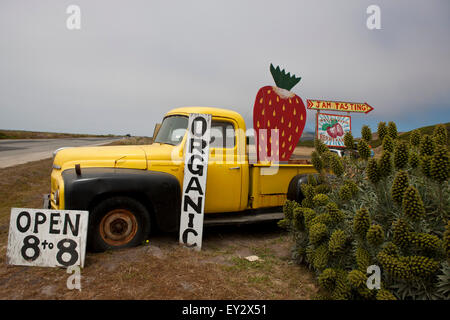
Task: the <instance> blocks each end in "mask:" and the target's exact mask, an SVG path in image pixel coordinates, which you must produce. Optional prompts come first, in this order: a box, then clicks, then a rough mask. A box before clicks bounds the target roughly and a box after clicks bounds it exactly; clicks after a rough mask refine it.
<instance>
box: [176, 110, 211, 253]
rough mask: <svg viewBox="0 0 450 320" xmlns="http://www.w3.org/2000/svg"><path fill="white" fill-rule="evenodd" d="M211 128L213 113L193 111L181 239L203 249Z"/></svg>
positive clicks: (186, 162)
mask: <svg viewBox="0 0 450 320" xmlns="http://www.w3.org/2000/svg"><path fill="white" fill-rule="evenodd" d="M210 131H211V115H210V114H195V113H193V114H190V115H189V123H188V136H187V140H186V147H185V150H186V152H185V160H184V180H183V190H182V201H181V202H182V203H181V217H180V243H182V244H184V245H186V246H188V247H194V249H195V250H200V249H201V247H202V236H203V216H204V208H205V195H206V177H207V170H208V159H209V142H210V135H211V133H210Z"/></svg>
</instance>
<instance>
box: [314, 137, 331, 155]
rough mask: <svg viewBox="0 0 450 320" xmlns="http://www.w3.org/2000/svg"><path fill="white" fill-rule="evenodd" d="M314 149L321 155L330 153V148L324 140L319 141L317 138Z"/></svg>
mask: <svg viewBox="0 0 450 320" xmlns="http://www.w3.org/2000/svg"><path fill="white" fill-rule="evenodd" d="M314 147H315V148H316V151H317V152H318V153H319V154H322V153H324V152H326V151H328V147H327V146H326V145H325V143H323V141H322V140H320V139H317V138H316V139H314Z"/></svg>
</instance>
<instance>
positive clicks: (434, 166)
mask: <svg viewBox="0 0 450 320" xmlns="http://www.w3.org/2000/svg"><path fill="white" fill-rule="evenodd" d="M449 170H450V162H449V157H448V151H447V148H446V147H443V146H438V148H436V151H435V153H434V154H433V157H432V158H431V168H430V175H431V177H432V178H433V179H434V180H436V181H438V182H440V183H442V182H444V181H447V180H448V177H449Z"/></svg>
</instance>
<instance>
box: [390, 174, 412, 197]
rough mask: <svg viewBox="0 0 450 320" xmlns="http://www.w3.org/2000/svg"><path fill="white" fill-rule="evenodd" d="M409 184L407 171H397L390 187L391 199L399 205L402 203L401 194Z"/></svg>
mask: <svg viewBox="0 0 450 320" xmlns="http://www.w3.org/2000/svg"><path fill="white" fill-rule="evenodd" d="M408 186H409V178H408V173H407V172H406V171H404V170H401V171H399V172H397V174H396V175H395V178H394V182H393V183H392V187H391V196H392V199H393V200H394V201H395V202H396V203H397V204H399V205H401V204H402V201H403V195H404V193H405V190H406V189H407V188H408Z"/></svg>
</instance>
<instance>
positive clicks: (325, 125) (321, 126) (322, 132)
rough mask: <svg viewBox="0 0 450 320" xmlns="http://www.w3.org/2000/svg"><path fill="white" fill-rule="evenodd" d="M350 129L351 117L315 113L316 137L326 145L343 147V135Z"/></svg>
mask: <svg viewBox="0 0 450 320" xmlns="http://www.w3.org/2000/svg"><path fill="white" fill-rule="evenodd" d="M349 131H351V117H350V116H342V115H336V114H326V113H318V114H317V137H318V138H319V139H320V140H322V141H323V142H324V143H325V144H326V145H327V146H328V147H344V135H345V134H346V133H347V132H349Z"/></svg>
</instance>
